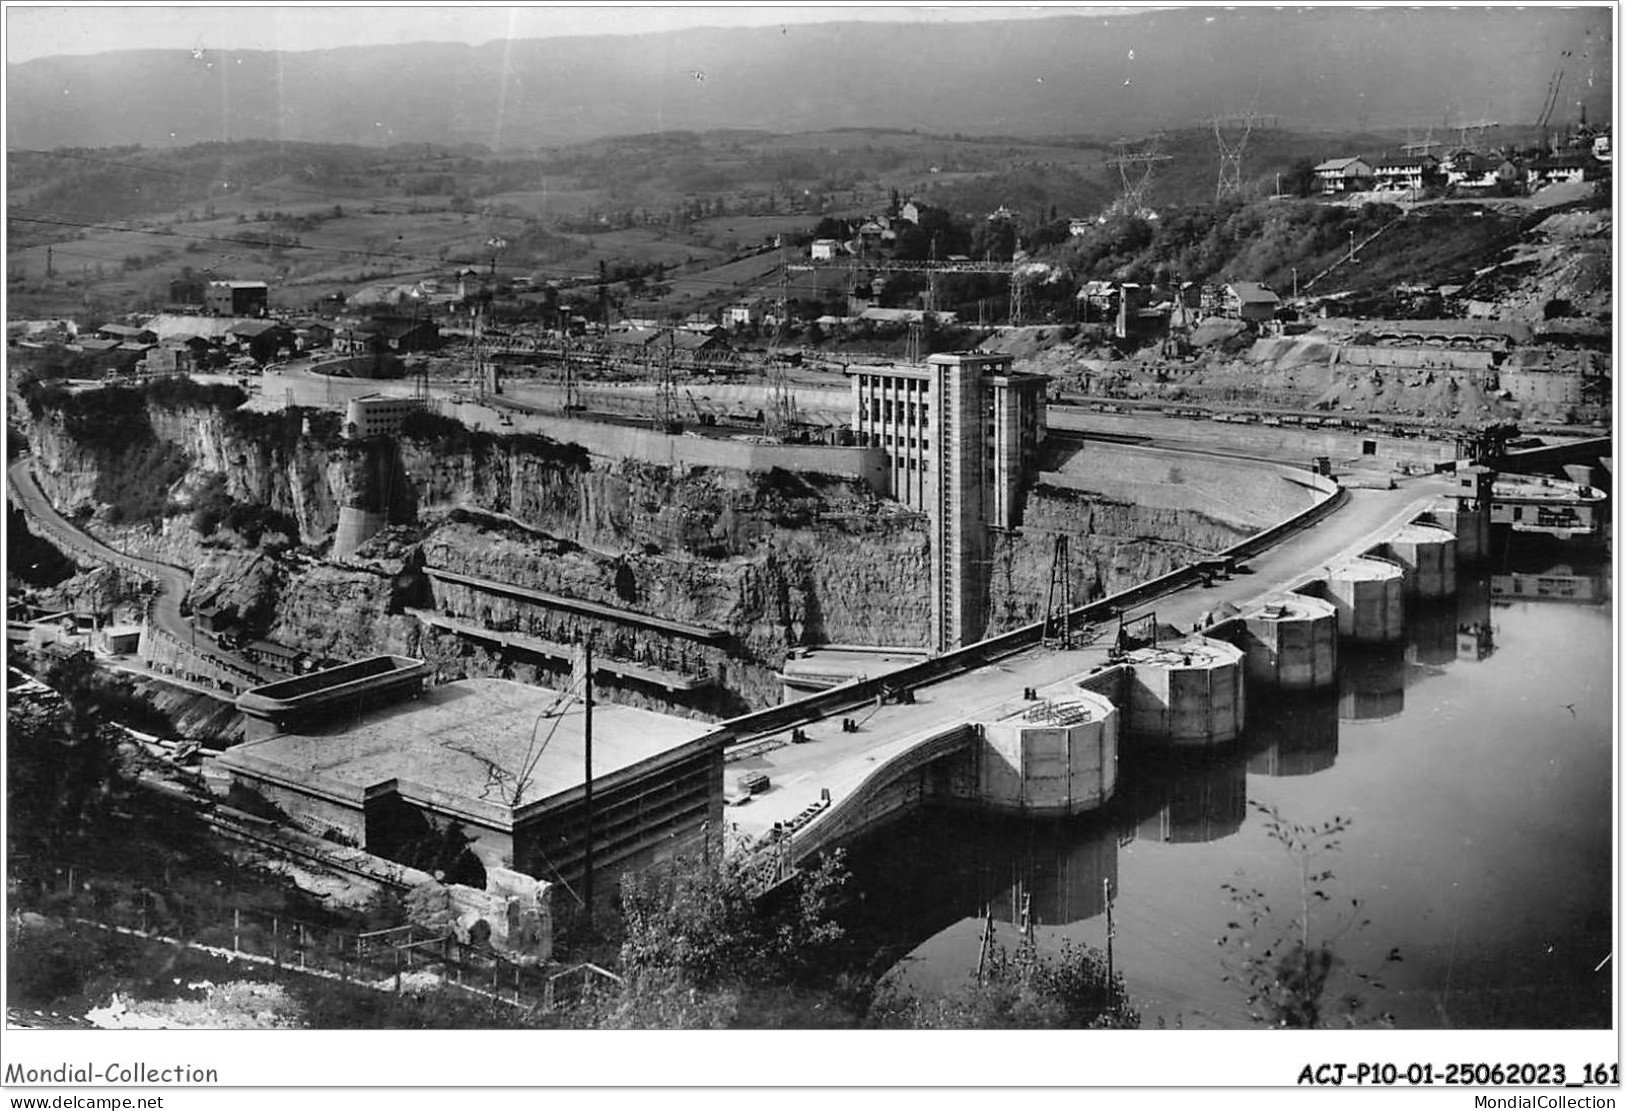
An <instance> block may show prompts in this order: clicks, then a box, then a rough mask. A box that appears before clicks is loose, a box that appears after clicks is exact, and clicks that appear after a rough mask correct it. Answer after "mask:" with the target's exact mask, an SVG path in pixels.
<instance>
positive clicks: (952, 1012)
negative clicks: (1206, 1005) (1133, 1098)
mask: <svg viewBox="0 0 1625 1111" xmlns="http://www.w3.org/2000/svg"><path fill="white" fill-rule="evenodd" d="M869 1021H870V1024H871V1025H875V1026H882V1027H893V1028H896V1027H902V1028H907V1029H949V1030H1009V1029H1025V1030H1045V1029H1048V1030H1056V1029H1091V1030H1105V1029H1120V1030H1132V1029H1135V1028H1137V1027H1138V1026H1139V1025H1140V1016H1139V1014H1138V1012H1136V1011H1135V1010H1134V1009H1133V1008H1132V1007H1130V1006H1129V1003H1128V995H1127V993H1126V992H1125V991H1124V988H1123V978H1122V977H1121V976H1118V975H1115V974H1114V975H1110V976H1108V975H1107V973H1106V960H1105V957H1104V956H1103V955H1102V954H1101V953H1100V951H1099V950H1097V949H1092V948H1090V947H1088V946H1075V945H1073V944H1072V943H1071V942H1064V943H1063V944H1062V946H1061V949H1060V951H1059V952H1058V953H1054V954H1047V953H1044V952H1042V951H1040V950H1039V948H1038V943H1037V941H1036V939H1035V938H1034V936H1033V935H1032V933H1031V932H1025V933H1023V934H1022V937H1021V940H1020V941H1019V942H1017V944H1016V947H1015V949H1014V951H1010V950H1006V949H1005V948H1004V947H1003V946H1002V945H998V944H996V943H995V944H993V945H991V946H990V947H989V949H988V951H987V956H986V959H985V961H983V962H982V964H981V966H980V967H979V968H978V971H977V975H976V977H975V978H974V979H973V980H970V981H969V982H967V983H965V984H963V985H961V986H959V987H958V988H956V989H954V990H952V991H949V992H947V993H945V994H943V995H939V996H934V997H930V998H921V997H919V996H915V995H912V994H909V993H906V992H902V991H899V990H897V989H895V988H883V989H882V990H881V992H880V993H879V995H877V997H876V999H875V1002H874V1004H873V1005H872V1006H871V1008H870V1012H869Z"/></svg>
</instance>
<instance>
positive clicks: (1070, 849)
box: [843, 808, 1118, 949]
mask: <svg viewBox="0 0 1625 1111" xmlns="http://www.w3.org/2000/svg"><path fill="white" fill-rule="evenodd" d="M1117 848H1118V839H1117V834H1116V832H1115V830H1114V828H1113V826H1112V823H1111V822H1109V821H1107V820H1105V819H1103V818H1101V817H1099V816H1092V817H1085V818H1083V819H1076V820H1069V821H1022V820H1020V819H1018V818H1013V817H1006V816H1001V815H986V814H978V813H975V812H967V811H963V810H958V809H953V810H946V809H940V810H939V809H935V808H926V809H922V810H917V811H913V812H911V813H909V814H905V815H903V816H902V817H900V818H898V819H897V820H895V821H894V822H892V823H890V824H888V825H887V826H885V827H884V828H883V829H882V830H879V831H877V832H876V833H875V834H872V835H869V836H866V837H863V838H861V839H860V840H859V841H858V842H857V843H855V844H854V845H852V846H851V847H850V849H849V850H848V855H847V867H848V868H849V869H850V870H851V872H852V883H851V884H850V887H851V889H852V890H856V891H862V892H865V898H864V899H863V900H862V902H861V904H859V905H854V906H850V907H848V908H847V910H846V912H845V913H844V914H843V919H844V921H845V923H846V925H847V926H848V928H849V929H856V930H858V931H859V932H861V933H864V934H865V935H868V936H870V937H871V938H873V939H875V940H876V941H881V940H884V941H885V942H887V943H890V944H893V945H900V946H901V947H902V948H904V949H911V948H913V947H914V946H916V945H918V944H920V943H921V942H922V941H924V940H925V939H927V938H930V937H932V936H934V935H936V934H938V933H940V932H941V931H943V930H945V929H947V928H948V927H950V926H952V925H954V924H955V923H957V922H961V921H963V920H966V919H980V918H982V917H983V916H984V915H988V914H991V915H992V916H993V917H994V918H995V919H997V920H999V921H1004V922H1013V923H1019V922H1020V921H1021V918H1022V912H1023V904H1024V902H1025V903H1026V907H1025V909H1026V911H1027V913H1028V914H1029V915H1030V916H1031V919H1032V921H1034V922H1035V923H1039V924H1042V925H1065V924H1067V923H1070V922H1079V921H1083V920H1085V919H1089V918H1093V917H1095V916H1096V915H1098V914H1100V913H1102V912H1103V911H1104V910H1105V906H1106V904H1105V895H1104V885H1105V883H1106V882H1107V881H1109V882H1110V883H1111V885H1112V889H1113V891H1114V892H1115V891H1116V890H1117V886H1118V879H1117Z"/></svg>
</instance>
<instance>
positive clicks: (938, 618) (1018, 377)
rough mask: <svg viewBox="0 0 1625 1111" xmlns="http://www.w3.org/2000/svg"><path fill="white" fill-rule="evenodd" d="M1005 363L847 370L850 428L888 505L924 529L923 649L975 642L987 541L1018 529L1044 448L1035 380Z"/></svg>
mask: <svg viewBox="0 0 1625 1111" xmlns="http://www.w3.org/2000/svg"><path fill="white" fill-rule="evenodd" d="M1012 361H1013V360H1012V357H1011V356H1009V355H987V354H980V353H975V352H956V353H953V354H942V355H932V356H930V357H929V358H928V359H927V360H926V363H925V365H924V366H874V367H867V366H866V367H853V368H851V369H849V370H848V371H847V373H848V374H849V375H850V376H851V378H852V402H853V413H852V429H853V431H854V433H855V434H856V436H857V439H858V442H859V443H860V444H866V445H870V446H874V447H880V448H882V449H884V450H885V453H886V460H887V463H888V465H889V467H890V469H891V480H892V496H893V497H895V498H896V499H897V500H898V501H901V502H903V503H905V504H906V505H910V506H913V507H914V508H916V509H919V510H922V511H923V512H925V513H926V514H927V516H928V517H929V518H930V521H931V584H930V589H931V613H932V628H933V644H932V647H933V649H935V650H936V651H938V652H945V651H949V650H950V649H954V648H958V647H960V646H962V645H966V644H973V643H975V642H976V641H978V640H980V639H982V634H983V632H984V630H985V629H986V627H987V585H988V548H989V544H988V537H989V531H990V530H993V529H1013V528H1015V527H1016V526H1017V525H1019V524H1020V523H1021V509H1022V494H1023V492H1024V491H1025V489H1026V486H1027V484H1028V483H1029V482H1030V481H1031V480H1032V478H1033V477H1034V476H1035V475H1036V474H1037V472H1038V466H1039V449H1040V447H1041V446H1042V444H1043V439H1044V397H1045V388H1046V385H1047V382H1048V379H1046V378H1045V377H1044V376H1043V375H1039V374H1016V373H1013V372H1012V371H1011V369H1010V367H1011V363H1012Z"/></svg>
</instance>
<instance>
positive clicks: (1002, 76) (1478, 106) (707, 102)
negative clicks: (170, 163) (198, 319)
mask: <svg viewBox="0 0 1625 1111" xmlns="http://www.w3.org/2000/svg"><path fill="white" fill-rule="evenodd" d="M1608 39H1609V16H1608V12H1607V10H1606V9H1603V8H1591V9H1566V10H1565V9H1557V8H1550V9H1548V8H1539V9H1513V8H1497V9H1484V10H1475V11H1471V12H1467V11H1459V10H1456V11H1452V10H1448V9H1441V8H1434V9H1420V10H1405V9H1396V8H1388V9H1378V10H1355V9H1330V8H1310V9H1299V10H1283V9H1271V8H1252V9H1240V10H1217V9H1211V8H1194V9H1179V10H1148V11H1142V12H1137V13H1134V14H1131V15H1112V16H1092V17H1081V16H1064V17H1056V18H1054V19H1037V20H1027V21H1012V22H989V23H981V24H936V25H933V24H890V25H885V26H877V25H874V24H818V25H804V26H795V27H783V28H767V29H743V30H717V29H697V30H692V31H684V32H679V33H672V34H665V35H632V36H622V37H607V36H606V37H590V38H559V39H542V40H516V41H508V42H496V43H490V44H486V45H484V46H477V47H475V46H462V45H451V44H445V43H423V44H412V45H406V46H391V47H355V48H342V49H333V50H323V51H309V52H297V53H273V52H264V51H240V52H238V51H229V52H220V51H212V50H202V49H199V50H195V51H124V52H115V53H111V54H103V55H94V56H89V57H60V56H59V57H50V58H41V59H37V60H34V61H30V62H26V63H23V64H20V65H15V66H11V67H9V70H8V78H9V80H8V86H7V101H8V107H9V108H10V113H9V116H10V125H9V130H10V135H9V142H10V144H11V146H12V147H13V148H15V147H30V148H52V147H64V146H77V147H111V146H127V145H129V144H135V143H139V144H142V145H147V146H174V145H187V144H192V143H197V142H204V141H231V140H240V139H246V138H273V137H274V138H279V139H285V140H302V141H310V142H332V143H364V144H370V145H380V146H387V145H389V144H393V143H403V142H404V143H434V144H441V145H445V146H458V145H462V144H479V145H483V146H485V147H488V148H491V149H492V150H514V149H526V148H534V147H537V146H542V145H551V144H557V143H563V142H571V141H579V140H584V139H591V138H597V137H601V136H606V135H625V134H638V133H647V132H664V131H669V130H691V131H706V130H712V129H719V128H754V129H762V130H769V131H779V132H788V131H814V130H820V129H825V128H831V127H872V126H884V127H894V128H905V129H918V130H925V131H934V132H944V133H950V134H951V133H960V134H970V135H986V134H1000V135H1020V136H1039V135H1082V134H1094V135H1097V136H1099V137H1101V138H1103V139H1106V140H1109V139H1111V138H1114V137H1116V136H1117V135H1120V134H1135V133H1144V132H1148V131H1151V130H1154V129H1160V128H1168V127H1178V126H1188V125H1189V124H1191V123H1193V122H1194V121H1197V120H1200V119H1202V118H1204V117H1206V116H1208V115H1210V114H1211V113H1213V112H1215V111H1237V110H1243V109H1246V108H1248V107H1257V108H1258V109H1259V110H1260V111H1262V112H1264V113H1266V114H1270V115H1274V116H1277V117H1279V118H1280V120H1281V121H1282V122H1283V123H1284V124H1286V125H1289V126H1296V127H1315V128H1322V127H1325V128H1336V129H1341V130H1349V129H1361V130H1363V129H1365V128H1367V127H1406V126H1417V127H1432V126H1435V125H1437V124H1439V123H1440V122H1441V116H1445V117H1452V118H1454V119H1458V120H1459V119H1461V118H1464V117H1477V116H1480V115H1483V114H1488V115H1490V116H1492V117H1494V118H1497V119H1500V120H1502V121H1509V122H1512V121H1520V120H1523V121H1527V120H1532V119H1533V118H1534V117H1535V116H1537V115H1538V114H1539V112H1540V108H1541V104H1542V102H1543V101H1544V100H1545V97H1546V92H1547V86H1548V83H1549V80H1550V78H1551V76H1552V74H1553V72H1554V69H1555V67H1556V66H1557V65H1558V64H1559V62H1560V60H1561V61H1562V62H1563V64H1565V65H1566V66H1567V67H1568V69H1569V70H1570V77H1569V83H1568V84H1567V85H1565V86H1564V93H1565V95H1564V102H1565V103H1566V104H1572V103H1574V102H1575V101H1577V100H1583V101H1584V102H1585V105H1586V109H1587V111H1588V112H1589V113H1590V116H1591V118H1592V119H1593V120H1602V119H1606V118H1608V114H1609V111H1610V107H1611V99H1612V92H1611V88H1612V47H1611V44H1610V43H1609V41H1608ZM1564 51H1570V52H1571V56H1570V57H1568V58H1566V59H1565V58H1563V57H1562V52H1564ZM1581 74H1584V75H1585V76H1584V77H1581V76H1580V75H1581ZM1559 122H1561V119H1560V121H1559Z"/></svg>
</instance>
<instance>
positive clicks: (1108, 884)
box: [1100, 878, 1117, 991]
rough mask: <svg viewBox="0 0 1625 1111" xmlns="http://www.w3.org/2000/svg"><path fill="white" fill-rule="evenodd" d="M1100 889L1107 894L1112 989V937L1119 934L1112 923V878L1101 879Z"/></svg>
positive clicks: (1108, 978)
mask: <svg viewBox="0 0 1625 1111" xmlns="http://www.w3.org/2000/svg"><path fill="white" fill-rule="evenodd" d="M1100 890H1101V891H1102V892H1103V893H1104V894H1105V896H1106V989H1107V990H1108V991H1110V990H1111V985H1112V981H1113V978H1114V977H1113V967H1114V966H1113V962H1112V939H1114V938H1115V937H1116V936H1117V928H1116V926H1114V925H1113V924H1112V881H1111V879H1110V878H1106V879H1102V880H1101V881H1100Z"/></svg>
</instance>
